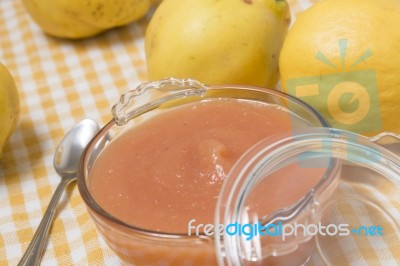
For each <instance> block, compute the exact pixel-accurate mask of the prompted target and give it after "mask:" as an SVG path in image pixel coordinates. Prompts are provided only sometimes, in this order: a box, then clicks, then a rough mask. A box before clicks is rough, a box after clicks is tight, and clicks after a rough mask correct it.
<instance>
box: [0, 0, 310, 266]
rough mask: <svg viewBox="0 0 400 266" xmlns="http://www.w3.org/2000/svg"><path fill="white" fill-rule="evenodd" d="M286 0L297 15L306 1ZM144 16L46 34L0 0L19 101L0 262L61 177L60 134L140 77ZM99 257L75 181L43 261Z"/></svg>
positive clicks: (0, 212) (110, 260)
mask: <svg viewBox="0 0 400 266" xmlns="http://www.w3.org/2000/svg"><path fill="white" fill-rule="evenodd" d="M289 3H290V5H291V11H292V13H293V15H294V16H295V14H297V13H298V12H300V11H301V10H303V9H305V8H307V7H308V6H310V5H311V4H312V1H300V0H299V1H296V0H290V1H289ZM294 16H293V17H294ZM148 22H149V17H147V18H144V19H142V20H140V21H139V22H136V23H132V24H130V25H128V26H125V27H121V28H118V29H113V30H110V31H108V32H106V33H103V34H101V35H98V36H96V37H93V38H89V39H85V40H79V41H69V40H62V39H56V38H52V37H49V36H47V35H45V34H44V33H43V32H42V31H41V29H40V28H39V27H38V26H37V25H36V24H35V23H34V22H33V20H32V19H31V18H30V16H29V15H28V14H27V12H26V10H25V9H24V6H23V4H22V1H21V0H0V62H1V63H2V64H4V65H5V66H6V67H7V68H8V69H9V71H10V72H11V74H12V75H13V77H14V79H15V81H16V83H17V87H18V88H19V94H20V101H21V115H20V119H19V124H18V127H17V129H16V130H15V132H14V134H13V135H12V136H11V138H10V140H9V141H8V143H7V145H6V146H5V150H4V156H3V161H2V162H1V165H0V265H16V264H17V263H18V261H19V259H20V258H21V256H22V254H23V252H24V251H25V249H26V248H27V246H28V244H29V242H30V240H31V238H32V236H33V234H34V232H35V229H36V228H37V226H38V224H39V223H40V220H41V218H42V216H43V214H44V212H45V210H46V207H47V205H48V203H49V201H50V198H51V196H52V195H53V193H54V191H55V188H56V186H57V185H58V183H59V181H60V178H59V176H58V175H57V174H56V172H55V170H54V168H53V154H54V151H55V148H56V146H57V145H58V143H59V141H60V140H61V138H62V137H63V136H64V134H65V133H66V132H67V131H68V130H69V129H70V128H72V126H73V125H74V124H75V123H76V122H78V121H80V120H81V119H83V118H92V119H94V120H96V121H99V123H101V124H103V125H104V124H105V123H106V122H107V121H109V120H110V119H111V113H110V109H111V107H112V105H113V104H114V103H116V102H117V101H118V98H119V95H121V94H122V93H123V92H126V91H127V90H130V89H132V88H135V87H136V86H137V85H138V84H140V83H142V82H144V81H146V66H145V55H144V33H145V29H146V25H147V24H148ZM0 126H1V125H0ZM104 264H106V265H119V264H120V262H119V260H118V258H117V257H116V256H115V255H114V254H113V253H112V251H111V250H110V249H109V248H108V247H107V246H106V244H105V243H104V242H103V240H102V239H101V238H100V236H99V235H98V233H97V231H96V228H95V226H94V224H93V222H92V220H91V219H90V217H89V215H88V213H87V211H86V208H85V206H84V203H83V201H82V199H81V197H80V195H79V192H78V189H77V186H76V184H73V185H71V186H69V188H68V190H67V193H65V195H64V197H63V199H62V203H61V206H60V208H59V211H58V213H57V218H56V219H55V222H54V225H53V227H52V231H51V237H50V239H49V242H48V247H47V250H46V252H45V254H44V257H43V263H42V265H104Z"/></svg>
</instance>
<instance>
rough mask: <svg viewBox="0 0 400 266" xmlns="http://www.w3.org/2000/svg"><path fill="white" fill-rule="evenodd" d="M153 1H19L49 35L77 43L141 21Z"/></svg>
mask: <svg viewBox="0 0 400 266" xmlns="http://www.w3.org/2000/svg"><path fill="white" fill-rule="evenodd" d="M154 2H155V0H119V1H113V0H51V1H48V0H23V3H24V5H25V7H26V9H27V11H28V13H29V14H30V15H31V17H32V18H33V20H35V21H36V23H37V24H38V25H39V26H40V27H41V28H42V29H43V30H44V31H45V32H46V33H47V34H49V35H53V36H56V37H62V38H70V39H78V38H85V37H90V36H93V35H96V34H98V33H100V32H102V31H105V30H107V29H110V28H114V27H118V26H123V25H126V24H128V23H130V22H133V21H136V20H138V19H140V18H142V17H143V16H144V15H146V13H147V12H148V10H149V9H150V7H151V6H152V4H153V3H154Z"/></svg>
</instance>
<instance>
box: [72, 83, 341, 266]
mask: <svg viewBox="0 0 400 266" xmlns="http://www.w3.org/2000/svg"><path fill="white" fill-rule="evenodd" d="M212 98H233V99H241V100H250V101H255V102H262V103H268V104H271V105H277V106H279V108H282V109H285V110H289V111H290V112H292V113H293V116H296V119H294V120H293V121H294V122H293V125H292V127H293V128H294V129H296V128H297V127H299V128H303V127H305V125H306V127H328V126H329V125H328V124H327V122H326V121H325V120H324V119H323V118H322V117H321V116H320V115H319V114H318V113H317V112H316V111H315V110H314V109H313V108H312V107H310V106H309V105H307V104H306V103H304V102H302V101H300V100H298V99H297V98H295V97H292V96H290V95H287V94H284V93H282V92H279V91H275V90H269V89H264V88H257V87H243V86H211V87H207V86H205V85H203V84H201V83H199V82H197V81H194V80H178V79H173V78H171V79H166V80H161V81H157V82H152V83H146V84H143V85H141V86H139V87H138V88H137V89H136V90H132V91H129V92H127V93H126V94H124V95H122V96H121V98H120V101H119V103H117V104H116V105H115V106H114V107H113V108H112V112H113V116H114V118H113V119H112V120H111V121H110V122H108V123H107V124H106V125H105V126H104V127H103V128H102V129H101V131H100V132H99V133H98V134H97V135H96V136H95V137H94V139H93V140H92V141H91V142H90V144H89V145H88V146H87V148H86V150H85V152H84V154H83V156H82V158H81V164H80V168H79V173H78V187H79V191H80V194H81V196H82V198H83V200H84V202H85V204H86V206H87V209H88V212H89V213H90V216H91V217H92V219H93V221H94V224H95V225H96V227H97V229H98V231H99V232H100V234H101V236H102V237H103V238H104V240H105V242H106V243H107V244H108V246H109V247H110V248H111V249H112V250H113V251H114V252H115V253H116V254H117V255H118V256H119V257H120V258H121V260H122V261H124V262H125V263H127V264H134V265H216V264H217V256H216V253H215V248H214V242H215V241H214V238H213V237H210V236H207V235H205V234H200V235H198V236H196V235H192V236H188V234H172V233H168V232H156V231H152V230H147V229H143V228H139V227H137V226H135V225H133V224H127V223H126V222H124V221H122V220H120V219H118V218H117V217H114V216H113V215H111V214H110V213H108V212H107V211H106V210H104V209H103V208H102V206H100V205H99V204H98V203H97V202H96V201H95V199H94V198H93V197H92V194H91V191H90V187H89V183H90V182H91V180H90V178H91V176H90V172H91V170H92V167H93V164H94V162H95V161H96V158H97V157H98V156H99V154H100V153H101V152H102V151H103V150H104V149H106V148H107V146H108V145H109V143H110V142H112V141H113V140H114V139H116V138H118V136H120V135H121V134H123V133H124V132H125V131H126V130H127V129H129V128H132V127H135V126H136V125H138V124H140V122H141V121H143V120H144V119H149V118H150V117H152V116H154V115H157V114H159V113H160V112H164V111H166V110H169V109H171V108H174V107H177V106H182V105H184V104H187V103H193V102H198V101H204V100H207V99H212ZM294 114H296V115H294ZM296 121H302V123H301V124H296V123H297V122H296ZM332 162H333V163H332ZM133 163H135V162H133ZM339 168H340V166H339V164H338V163H337V161H330V164H329V167H327V169H328V170H326V171H325V172H324V174H323V176H321V180H320V181H319V183H318V185H317V186H316V187H315V188H314V189H316V190H318V191H320V190H326V189H327V188H328V187H329V188H331V189H332V188H334V186H332V184H333V183H334V179H335V177H336V176H337V174H338V171H339ZM304 200H305V199H304V198H303V199H302V200H301V201H300V202H297V203H295V204H294V205H295V206H300V205H302V204H303V205H304ZM311 208H312V206H311V205H307V206H303V207H302V211H301V213H302V214H303V217H304V215H308V214H309V213H310V211H311ZM301 213H300V214H299V215H301Z"/></svg>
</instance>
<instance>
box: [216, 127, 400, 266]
mask: <svg viewBox="0 0 400 266" xmlns="http://www.w3.org/2000/svg"><path fill="white" fill-rule="evenodd" d="M385 136H386V137H385V138H386V141H387V140H389V139H387V134H385ZM392 137H394V136H392ZM377 139H379V140H382V138H377ZM377 139H375V140H374V141H376V140H377ZM386 141H385V142H386ZM393 141H396V142H397V145H398V143H399V139H398V138H397V137H394V139H391V142H392V143H393ZM385 142H383V143H385ZM396 147H397V148H396ZM387 148H389V149H387ZM391 150H392V151H398V146H393V145H390V147H387V146H386V148H385V147H384V146H382V145H377V144H376V143H373V142H372V141H371V139H368V138H366V137H363V136H360V135H357V134H354V133H351V132H347V131H343V130H339V129H332V128H306V129H300V130H296V131H295V132H292V133H290V134H287V135H286V136H284V135H281V136H278V137H275V138H272V139H271V138H270V139H265V140H263V141H261V142H259V143H258V144H256V145H254V146H253V147H252V148H251V149H250V150H249V151H248V152H247V153H246V154H245V155H244V156H242V158H241V159H239V160H238V161H237V163H236V165H235V166H233V168H232V170H231V172H230V174H229V175H228V176H227V178H226V179H225V182H224V186H223V187H222V189H221V192H220V197H219V199H218V204H217V207H216V209H217V211H216V221H215V223H216V224H224V225H225V226H227V225H229V224H231V223H235V222H238V223H239V224H244V223H249V224H257V222H258V221H261V224H263V225H264V226H267V225H271V227H270V228H274V227H273V226H272V225H275V226H276V225H279V223H282V224H283V227H284V226H287V227H286V228H288V229H284V228H283V227H282V228H283V229H281V231H280V232H281V235H273V233H274V232H273V231H271V232H270V233H271V234H267V232H266V231H264V234H265V235H264V236H260V235H258V236H254V237H253V238H252V239H250V240H247V239H245V238H246V237H247V236H246V235H242V236H239V235H235V236H233V237H232V236H230V235H228V234H227V232H223V233H220V232H219V231H217V234H216V237H215V241H216V250H217V255H218V259H219V264H220V265H397V264H398V262H399V261H400V253H399V250H400V222H399V221H400V158H399V157H398V156H397V155H396V154H395V153H393V152H392V151H391ZM321 158H326V159H329V160H330V159H332V158H334V159H337V160H340V165H341V167H340V170H341V172H340V175H338V176H337V179H335V180H334V183H336V186H335V189H319V188H318V187H317V188H315V189H312V190H310V191H309V193H308V194H307V195H306V197H305V198H304V199H303V200H302V201H300V202H299V204H298V205H297V206H293V207H292V208H289V209H283V210H277V211H276V212H274V213H270V214H266V213H262V212H257V211H255V212H254V211H252V209H251V204H250V203H251V202H250V203H249V201H248V198H250V197H251V195H252V194H253V193H254V191H255V190H256V188H257V187H258V186H259V185H260V184H262V183H263V182H269V179H270V178H271V174H273V173H274V172H275V171H277V170H280V169H282V168H285V167H287V166H288V165H290V164H291V163H295V162H299V161H300V162H301V163H305V162H311V163H315V162H316V160H318V159H321ZM305 165H306V164H305ZM282 178H284V176H282ZM298 178H299V179H302V178H305V177H304V176H298ZM327 185H328V186H331V185H330V184H327ZM328 191H329V192H331V193H327V192H328ZM282 197H284V196H282ZM266 203H267V202H266ZM307 206H309V208H307ZM302 214H303V215H302ZM304 214H306V215H305V217H304ZM298 225H300V226H298ZM303 225H305V226H306V227H302V226H303ZM296 226H297V228H298V230H297V229H294V228H296ZM303 228H306V229H303ZM282 232H283V233H282ZM283 235H285V239H284V240H283V237H282V236H283ZM277 254H282V256H276V255H277ZM285 254H288V255H287V256H285Z"/></svg>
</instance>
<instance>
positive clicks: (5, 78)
mask: <svg viewBox="0 0 400 266" xmlns="http://www.w3.org/2000/svg"><path fill="white" fill-rule="evenodd" d="M18 116H19V98H18V91H17V87H16V86H15V82H14V79H13V78H12V76H11V75H10V73H9V72H8V70H7V69H6V68H5V67H4V66H3V65H2V64H0V159H1V157H2V150H3V146H4V143H5V142H6V141H7V139H8V137H9V136H10V135H11V133H12V131H13V130H14V129H15V127H16V125H17V121H18Z"/></svg>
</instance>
